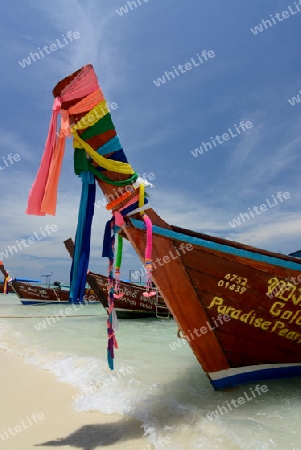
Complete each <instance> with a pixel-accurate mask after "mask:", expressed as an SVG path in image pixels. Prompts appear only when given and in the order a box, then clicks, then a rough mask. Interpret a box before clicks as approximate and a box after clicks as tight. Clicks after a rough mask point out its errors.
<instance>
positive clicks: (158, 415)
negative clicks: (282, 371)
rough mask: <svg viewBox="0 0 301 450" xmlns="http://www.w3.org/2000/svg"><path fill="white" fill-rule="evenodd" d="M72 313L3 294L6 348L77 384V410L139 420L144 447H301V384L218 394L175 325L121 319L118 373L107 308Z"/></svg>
mask: <svg viewBox="0 0 301 450" xmlns="http://www.w3.org/2000/svg"><path fill="white" fill-rule="evenodd" d="M68 307H69V308H70V306H68ZM66 310H67V306H66V305H47V306H23V305H21V303H20V301H19V299H18V298H17V296H15V295H14V294H9V295H3V294H0V348H1V349H2V350H6V351H8V352H12V353H13V354H15V355H17V356H18V357H20V358H22V359H23V361H24V363H25V364H32V365H34V366H36V367H37V370H38V369H47V370H49V371H51V372H52V373H53V374H54V375H55V376H56V377H57V379H58V381H60V382H63V383H68V384H71V385H73V386H76V387H77V388H78V394H77V396H76V397H74V398H71V399H70V402H71V403H72V407H73V408H74V410H76V411H78V412H84V411H101V412H102V413H104V414H112V413H117V414H120V415H122V416H124V417H128V418H131V417H134V418H136V419H139V420H140V421H141V423H142V424H143V426H142V432H144V433H145V436H146V437H147V439H148V441H149V444H148V448H147V449H140V448H138V447H137V450H149V449H159V450H195V449H204V450H238V449H244V450H268V449H271V450H272V449H279V450H289V449H290V450H300V449H301V418H300V410H301V379H300V378H299V379H298V378H295V379H289V380H278V381H268V382H262V383H260V386H261V387H262V386H263V385H266V388H264V389H263V391H264V392H263V391H260V392H261V394H260V395H259V394H258V393H257V391H256V384H252V385H246V386H242V387H239V388H235V389H229V390H227V391H224V392H215V391H214V390H213V389H212V387H211V385H210V382H209V381H208V379H207V377H206V375H205V373H204V372H203V371H202V369H201V367H200V365H199V364H198V362H197V361H196V358H195V357H194V355H193V353H192V352H191V350H190V348H189V346H188V344H187V343H186V342H185V341H184V340H178V338H177V335H176V333H177V326H176V323H175V322H174V321H173V320H172V319H169V320H164V319H143V320H119V327H118V329H117V330H116V337H117V340H118V345H119V349H118V350H116V353H115V370H114V371H110V370H109V369H108V366H107V361H106V345H107V337H106V312H105V311H104V309H103V307H102V306H101V305H100V304H94V305H86V306H84V307H80V306H79V305H73V306H71V313H70V309H69V310H68V312H67V311H66ZM239 397H243V398H245V399H246V400H245V401H244V403H243V404H238V401H237V399H238V398H239ZM231 405H232V406H231ZM233 405H236V406H233ZM134 450H136V448H135V449H134Z"/></svg>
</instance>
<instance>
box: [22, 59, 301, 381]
mask: <svg viewBox="0 0 301 450" xmlns="http://www.w3.org/2000/svg"><path fill="white" fill-rule="evenodd" d="M53 95H54V98H55V100H54V107H53V115H52V121H51V125H50V129H49V135H48V139H47V141H46V147H45V152H44V156H43V159H42V162H41V166H40V169H39V171H38V174H37V177H36V180H35V182H34V184H33V186H32V189H31V192H30V195H29V200H28V208H27V211H26V212H27V213H28V214H36V215H45V214H55V205H56V190H57V181H58V174H59V172H60V167H61V161H62V158H63V149H64V142H65V137H66V136H71V135H72V136H73V137H74V144H73V146H74V161H75V163H74V167H75V173H76V174H77V175H79V176H80V177H81V180H82V197H81V203H80V211H79V222H78V227H77V232H76V240H75V253H74V258H73V264H72V269H71V275H72V291H73V293H72V295H74V296H75V297H76V296H78V292H80V291H81V289H82V286H83V285H84V282H85V279H86V273H87V265H88V260H89V249H90V247H89V246H90V244H89V243H90V233H91V222H92V217H93V207H94V201H95V183H97V184H98V185H99V186H100V188H101V189H102V190H103V192H104V194H105V196H106V198H107V200H108V202H109V203H108V205H107V209H108V210H111V211H112V218H111V220H109V221H108V223H107V224H106V227H105V233H104V246H103V256H107V257H108V258H109V270H110V276H109V318H108V324H107V328H108V353H107V355H108V363H109V366H110V368H111V369H113V367H114V364H113V362H114V349H115V348H116V347H117V345H116V336H115V333H114V328H113V322H114V321H113V319H114V291H115V289H117V290H118V275H119V269H120V251H119V248H120V245H121V244H120V242H122V241H121V238H122V236H124V237H126V238H127V239H128V240H129V241H130V242H131V243H132V245H133V247H134V248H135V250H136V252H137V254H138V255H139V257H140V258H141V260H142V261H143V262H144V263H145V267H146V270H147V271H148V274H149V278H148V280H147V283H146V290H145V295H146V296H152V290H151V280H152V279H153V280H154V281H155V284H156V286H157V287H158V288H159V291H160V293H161V295H162V296H163V298H164V301H165V303H166V305H167V307H168V308H169V310H170V311H171V313H172V315H173V317H174V319H175V320H176V322H177V324H178V327H179V330H180V331H179V336H180V337H183V338H186V339H187V341H188V343H189V345H190V347H191V349H192V351H193V353H194V354H195V356H196V358H197V360H198V361H199V363H200V364H201V366H202V368H203V370H204V371H205V372H206V374H207V376H208V378H209V380H210V382H211V384H212V385H213V387H214V388H215V389H222V388H225V387H230V386H235V385H239V384H242V383H248V382H254V381H260V380H267V379H274V378H284V377H292V376H300V375H301V351H300V349H301V285H300V281H301V260H300V259H299V258H296V257H293V256H286V255H282V254H279V253H273V252H270V251H266V250H262V249H258V248H255V247H251V246H247V245H244V244H241V243H237V242H233V241H230V240H226V239H222V238H218V237H213V236H209V235H205V234H202V233H195V232H193V231H190V230H186V229H182V228H179V227H176V226H173V225H170V224H168V223H166V222H165V221H164V220H163V219H161V218H160V217H159V216H158V215H157V214H156V212H155V211H154V210H153V209H152V208H151V207H150V205H149V203H148V200H149V199H148V198H147V196H146V195H145V192H144V188H145V187H146V186H145V185H146V183H145V180H143V179H141V178H140V177H139V176H138V174H137V173H136V172H135V171H134V170H133V169H132V167H131V166H130V164H128V162H127V158H126V156H125V154H124V152H123V149H122V146H121V144H120V141H119V138H118V136H117V133H116V130H115V127H114V125H113V122H112V119H111V115H110V112H109V110H108V108H107V104H106V102H105V99H104V96H103V93H102V91H101V89H100V87H99V84H98V81H97V77H96V75H95V72H94V69H93V66H91V65H86V66H84V67H82V68H81V69H79V70H78V71H76V72H74V73H73V74H71V75H69V76H68V77H67V78H65V79H63V80H62V81H60V82H59V83H58V84H57V85H56V86H55V88H54V90H53ZM59 113H61V115H62V122H61V130H60V132H59V133H58V139H56V119H57V115H58V114H59ZM45 169H46V170H45ZM45 174H46V175H45ZM117 187H118V189H117ZM163 195H164V194H162V196H163ZM115 235H116V237H117V239H118V248H117V250H116V249H115V246H114V245H115ZM114 251H115V253H114ZM116 252H117V256H116ZM114 255H115V256H116V271H115V277H114V271H113V258H114ZM151 277H152V278H151ZM114 278H115V281H114ZM79 279H81V282H80V283H79ZM296 280H298V281H296ZM114 283H115V284H114Z"/></svg>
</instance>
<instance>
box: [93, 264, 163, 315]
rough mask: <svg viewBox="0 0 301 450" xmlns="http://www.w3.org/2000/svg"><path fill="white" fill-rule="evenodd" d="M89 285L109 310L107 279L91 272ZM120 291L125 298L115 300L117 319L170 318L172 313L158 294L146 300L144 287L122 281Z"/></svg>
mask: <svg viewBox="0 0 301 450" xmlns="http://www.w3.org/2000/svg"><path fill="white" fill-rule="evenodd" d="M87 283H88V284H89V286H90V287H91V288H92V289H93V291H94V292H95V294H96V295H97V297H98V299H99V301H100V302H101V303H102V304H103V306H104V307H105V308H106V309H107V308H108V287H107V286H108V280H107V277H105V276H104V275H101V274H96V273H93V272H89V273H88V274H87ZM119 285H120V291H121V292H123V294H124V295H123V296H122V297H120V298H115V302H114V303H115V305H114V309H115V311H116V314H117V317H118V318H120V319H138V318H146V317H158V318H164V319H165V318H169V317H170V313H169V311H168V309H167V307H166V305H165V303H164V301H163V299H162V297H161V295H160V294H158V291H157V295H156V297H155V296H154V297H151V298H145V297H144V296H143V292H144V291H145V289H144V287H143V286H139V285H136V284H134V283H129V282H126V281H120V283H119Z"/></svg>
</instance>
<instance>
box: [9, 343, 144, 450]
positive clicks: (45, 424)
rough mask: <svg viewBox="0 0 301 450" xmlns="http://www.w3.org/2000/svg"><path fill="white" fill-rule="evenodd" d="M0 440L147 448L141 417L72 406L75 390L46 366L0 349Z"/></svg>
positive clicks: (27, 448)
mask: <svg viewBox="0 0 301 450" xmlns="http://www.w3.org/2000/svg"><path fill="white" fill-rule="evenodd" d="M0 365H1V375H2V376H1V381H0V398H1V421H0V446H1V445H2V446H3V447H4V446H5V449H6V450H15V449H16V448H22V450H33V449H38V448H45V449H49V450H51V449H53V450H54V449H57V448H62V449H71V448H77V449H82V450H98V449H103V448H104V446H109V447H110V449H112V450H133V448H134V449H135V450H143V449H146V448H147V449H148V448H151V447H152V446H151V445H150V444H149V442H148V440H147V439H146V438H145V437H143V433H144V432H143V429H141V422H139V421H138V420H137V419H134V418H125V417H123V416H119V415H117V414H111V415H106V414H103V413H101V412H96V411H95V412H76V411H74V410H73V409H72V396H75V395H76V394H77V393H78V392H79V391H78V389H76V388H75V387H73V386H71V385H68V384H67V383H63V382H60V381H58V380H56V378H55V376H54V375H53V374H52V373H51V372H49V371H46V370H43V369H38V368H36V367H34V366H32V365H30V364H25V363H24V362H23V361H22V360H21V359H18V357H17V356H16V355H13V354H10V353H9V352H5V351H0Z"/></svg>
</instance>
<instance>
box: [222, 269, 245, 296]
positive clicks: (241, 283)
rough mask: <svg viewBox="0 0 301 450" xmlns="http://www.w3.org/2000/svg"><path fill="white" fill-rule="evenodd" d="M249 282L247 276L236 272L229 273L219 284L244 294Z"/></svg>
mask: <svg viewBox="0 0 301 450" xmlns="http://www.w3.org/2000/svg"><path fill="white" fill-rule="evenodd" d="M226 280H227V281H226ZM247 282H248V280H247V278H243V277H239V276H238V275H236V274H231V273H227V275H225V277H224V279H220V280H219V281H218V283H217V285H218V286H219V287H224V288H225V289H229V290H230V291H234V292H237V293H239V294H243V293H244V292H245V291H246V290H247V288H246V285H247Z"/></svg>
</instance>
